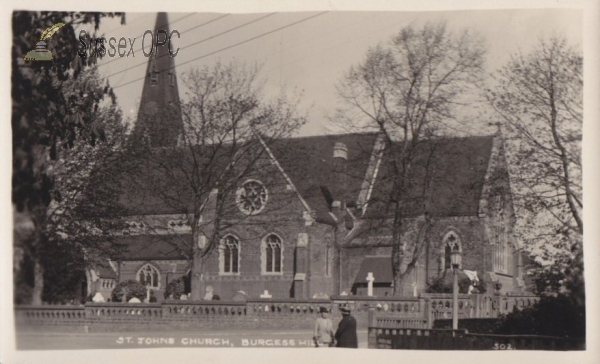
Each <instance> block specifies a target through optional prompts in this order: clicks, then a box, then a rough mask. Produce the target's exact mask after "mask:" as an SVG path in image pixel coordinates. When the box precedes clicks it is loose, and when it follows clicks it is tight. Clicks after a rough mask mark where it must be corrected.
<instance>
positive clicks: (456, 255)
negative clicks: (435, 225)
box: [450, 247, 462, 330]
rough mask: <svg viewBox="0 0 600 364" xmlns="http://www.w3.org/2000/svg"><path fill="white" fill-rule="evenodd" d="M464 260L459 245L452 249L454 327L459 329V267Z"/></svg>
mask: <svg viewBox="0 0 600 364" xmlns="http://www.w3.org/2000/svg"><path fill="white" fill-rule="evenodd" d="M461 260H462V256H461V252H460V250H459V249H458V247H454V248H453V249H452V251H450V261H451V262H452V275H453V282H452V329H453V330H458V269H459V268H460V263H461Z"/></svg>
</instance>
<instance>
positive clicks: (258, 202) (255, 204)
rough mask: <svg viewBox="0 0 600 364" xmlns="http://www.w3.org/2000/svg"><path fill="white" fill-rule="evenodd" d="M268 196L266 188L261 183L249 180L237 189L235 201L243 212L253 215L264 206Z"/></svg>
mask: <svg viewBox="0 0 600 364" xmlns="http://www.w3.org/2000/svg"><path fill="white" fill-rule="evenodd" d="M268 197H269V195H268V193H267V189H266V188H265V186H264V185H263V184H262V183H260V182H259V181H256V180H249V181H246V183H244V185H243V186H242V187H240V188H239V189H238V190H237V193H236V202H237V205H238V207H239V209H240V210H241V211H242V212H243V213H245V214H248V215H255V214H258V213H259V212H261V211H262V210H263V209H264V208H265V205H266V204H267V199H268Z"/></svg>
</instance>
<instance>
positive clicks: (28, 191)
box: [12, 11, 125, 304]
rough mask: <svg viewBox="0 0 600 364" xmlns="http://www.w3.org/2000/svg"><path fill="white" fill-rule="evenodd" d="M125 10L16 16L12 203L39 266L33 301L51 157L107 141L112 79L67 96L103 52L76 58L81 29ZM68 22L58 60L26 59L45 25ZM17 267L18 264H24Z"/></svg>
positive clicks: (58, 39) (57, 46)
mask: <svg viewBox="0 0 600 364" xmlns="http://www.w3.org/2000/svg"><path fill="white" fill-rule="evenodd" d="M106 16H108V17H113V16H122V20H123V21H124V20H125V19H124V17H123V15H122V14H120V13H76V12H30V11H15V12H13V17H12V29H13V43H12V130H13V139H12V142H13V143H12V144H13V178H12V201H13V205H14V210H15V221H16V222H18V224H17V223H16V224H15V244H16V249H15V251H16V252H17V254H19V252H23V254H26V255H28V256H29V257H30V258H31V261H32V263H33V266H34V268H33V269H34V288H33V303H35V304H39V303H41V300H42V292H43V277H44V270H43V266H42V264H41V261H40V259H41V256H42V254H43V252H42V248H43V247H44V245H45V244H46V242H47V240H48V236H47V234H46V225H47V223H48V220H47V219H48V216H47V215H48V214H47V209H48V206H49V205H50V203H51V202H52V200H53V199H55V198H56V196H55V194H54V175H53V172H52V169H51V163H50V161H51V160H54V159H56V158H57V155H58V151H59V149H60V148H61V147H67V148H69V147H73V145H74V143H75V140H76V139H77V138H78V137H79V138H82V139H85V140H88V141H89V142H91V143H92V144H95V143H96V141H97V140H98V139H103V137H104V135H103V133H102V128H101V121H100V120H99V119H98V118H97V115H96V112H97V110H98V108H99V105H100V103H101V101H102V98H103V97H104V96H107V95H109V96H111V97H112V98H113V99H114V94H112V91H111V89H110V87H109V86H108V85H106V86H105V87H102V88H100V90H99V92H97V93H95V94H94V95H93V96H94V97H90V98H88V99H86V100H85V101H82V100H81V97H82V95H79V96H74V97H66V95H65V92H64V91H65V89H64V88H63V83H64V82H66V81H68V80H70V79H76V78H78V76H79V74H80V72H81V71H82V70H84V69H85V68H86V67H87V66H89V65H90V64H93V63H94V62H95V60H96V58H93V57H90V58H85V59H84V58H81V57H78V56H77V52H76V48H77V45H78V43H77V42H75V41H74V40H75V39H76V35H75V28H76V27H77V26H79V25H84V24H90V25H92V26H93V27H94V29H95V30H97V29H98V27H99V24H100V21H101V19H102V18H103V17H106ZM56 23H65V24H66V25H65V26H64V27H63V28H61V29H60V30H59V32H58V33H57V34H56V35H54V36H53V37H52V38H51V40H50V42H49V45H48V48H49V49H51V50H52V53H53V56H54V60H53V61H47V62H26V61H24V60H23V57H24V56H25V54H26V53H27V52H29V51H31V50H32V49H33V48H34V47H35V44H36V43H35V41H36V39H39V37H40V35H41V33H42V32H43V31H44V29H46V28H48V27H50V26H52V25H54V24H56ZM17 266H18V264H17Z"/></svg>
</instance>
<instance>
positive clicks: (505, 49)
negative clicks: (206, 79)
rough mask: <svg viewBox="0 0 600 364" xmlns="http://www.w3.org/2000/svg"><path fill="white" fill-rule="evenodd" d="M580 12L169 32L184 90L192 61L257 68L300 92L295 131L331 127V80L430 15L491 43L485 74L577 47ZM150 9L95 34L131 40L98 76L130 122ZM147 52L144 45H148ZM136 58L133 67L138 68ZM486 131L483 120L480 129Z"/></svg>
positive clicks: (187, 23) (184, 18) (182, 19)
mask: <svg viewBox="0 0 600 364" xmlns="http://www.w3.org/2000/svg"><path fill="white" fill-rule="evenodd" d="M582 15H583V14H582V11H580V10H569V9H554V10H540V9H536V10H468V11H443V12H398V11H388V12H366V11H361V12H335V11H330V12H295V13H294V12H288V13H254V14H226V13H168V18H169V23H170V28H171V30H173V29H176V30H177V31H179V32H180V33H181V38H180V39H176V38H175V39H174V45H175V47H179V48H180V51H179V53H178V54H177V56H176V57H175V64H176V72H177V76H178V79H179V80H180V81H179V82H178V84H179V88H180V96H181V97H183V98H185V97H186V96H185V95H186V92H187V90H186V89H185V86H184V85H183V83H182V82H181V77H182V76H183V74H185V73H186V72H189V71H190V70H191V69H192V68H194V67H204V66H209V67H210V66H211V65H214V64H215V63H216V62H218V61H221V62H224V63H228V62H230V61H233V60H235V61H239V62H245V63H248V64H253V63H256V64H259V65H261V71H260V76H261V78H263V79H264V81H265V89H264V92H265V96H266V97H274V96H275V95H278V94H279V93H280V92H281V91H282V90H284V89H285V90H287V91H288V92H293V91H301V92H302V93H303V97H302V99H301V100H302V101H301V102H300V104H299V105H298V107H299V109H300V110H301V111H303V112H306V113H307V115H308V123H307V124H306V125H305V126H304V127H303V128H302V129H301V130H300V131H299V135H315V134H322V133H327V132H331V131H332V129H331V128H332V126H331V123H330V122H329V119H328V117H331V116H333V115H334V113H335V109H336V107H337V102H338V99H337V94H336V84H337V83H338V82H339V80H340V79H341V78H342V77H343V75H344V73H345V72H347V71H348V69H349V68H350V67H351V66H353V65H356V64H358V63H359V62H361V61H362V60H363V59H364V57H365V54H366V52H367V50H368V49H369V47H374V46H376V45H377V44H380V43H381V44H386V43H389V41H390V38H391V37H392V36H393V35H394V34H396V33H397V32H398V31H399V30H400V29H401V28H402V27H405V26H409V25H412V26H416V27H420V26H422V25H423V24H426V23H427V22H438V21H445V22H447V25H448V28H449V30H450V31H452V32H454V33H457V32H460V31H462V30H463V29H470V30H472V31H474V32H476V33H478V34H480V35H481V36H482V37H483V38H484V40H485V44H486V46H487V54H486V69H487V72H488V73H492V72H493V71H494V70H497V69H498V68H500V67H502V65H504V64H505V63H506V62H507V61H508V60H509V57H510V55H511V54H514V53H515V52H518V51H519V50H521V51H523V52H527V51H528V50H530V49H531V48H532V47H533V46H535V45H536V44H537V42H538V41H539V39H540V38H543V37H549V36H553V35H560V36H564V37H566V39H567V40H568V41H569V43H570V44H572V45H573V46H575V47H577V48H580V49H581V48H582V36H583V25H582V24H583V22H582ZM155 21H156V13H127V14H126V25H120V20H119V19H109V20H103V21H102V24H101V27H100V30H99V34H104V35H105V36H106V37H107V38H110V37H115V38H117V39H119V38H120V37H126V38H133V37H136V41H135V43H134V50H136V52H135V56H134V57H133V56H130V57H123V58H120V57H114V58H111V57H105V58H104V59H102V60H101V61H100V62H99V71H100V74H101V75H102V76H104V77H107V78H108V80H109V81H110V84H111V85H112V86H113V87H114V88H115V92H116V94H117V98H118V102H119V105H120V107H121V108H122V110H123V114H124V116H125V118H126V120H127V121H128V122H131V121H132V120H135V118H136V115H137V112H138V104H139V99H140V96H141V90H142V85H143V77H144V73H145V71H146V62H147V58H146V57H144V55H143V53H142V52H141V51H137V50H138V49H141V47H142V35H143V33H144V31H146V30H148V29H151V30H152V29H154V25H155ZM145 47H146V48H145V49H146V50H149V42H148V41H146V42H145ZM136 65H138V66H137V67H135V66H136ZM482 128H483V130H484V131H486V130H487V131H488V132H489V131H490V130H489V129H486V126H485V125H483V126H482Z"/></svg>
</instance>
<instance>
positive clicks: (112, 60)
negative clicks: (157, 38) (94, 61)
mask: <svg viewBox="0 0 600 364" xmlns="http://www.w3.org/2000/svg"><path fill="white" fill-rule="evenodd" d="M196 14H198V13H191V14H188V15H185V16H182V17H181V18H179V19H177V20H175V21H173V22H170V23H167V24H161V25H159V26H158V28H159V29H160V28H164V27H165V26H167V25H173V24H175V23H177V22H178V21H181V20H183V19H185V18H189V17H190V16H192V15H196ZM227 15H229V14H226V15H225V16H227ZM225 16H221V17H219V18H217V19H214V20H211V21H209V22H206V23H203V24H200V25H198V26H196V28H197V27H200V26H203V25H206V24H209V23H212V22H213V21H216V20H219V19H221V18H224V17H225ZM140 19H141V18H139V19H136V20H134V21H133V22H135V21H137V20H140ZM116 29H118V28H115V29H113V30H116ZM192 29H193V28H192ZM189 30H191V29H188V30H186V31H184V32H183V33H185V32H187V31H189ZM183 33H182V34H183ZM106 34H108V32H106ZM143 36H144V35H143V34H142V35H140V36H137V37H136V38H141V37H143ZM141 50H142V48H140V49H136V50H135V51H134V52H138V51H141ZM121 58H123V57H115V58H113V59H111V60H110V61H108V62H106V63H102V64H101V65H98V68H100V67H102V66H106V65H107V64H111V63H112V62H115V61H118V60H119V59H121Z"/></svg>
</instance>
